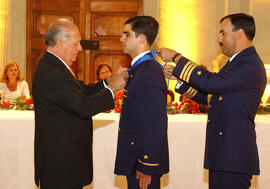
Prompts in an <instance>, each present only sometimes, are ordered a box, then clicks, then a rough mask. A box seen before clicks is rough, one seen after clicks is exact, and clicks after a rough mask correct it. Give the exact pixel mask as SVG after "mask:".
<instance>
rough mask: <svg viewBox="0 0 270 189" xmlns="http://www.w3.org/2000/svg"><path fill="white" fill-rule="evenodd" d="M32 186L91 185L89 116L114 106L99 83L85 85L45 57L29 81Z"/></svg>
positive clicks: (90, 124) (61, 65) (106, 90)
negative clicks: (32, 119) (32, 128)
mask: <svg viewBox="0 0 270 189" xmlns="http://www.w3.org/2000/svg"><path fill="white" fill-rule="evenodd" d="M33 100H34V106H35V182H36V184H37V185H38V183H39V179H43V182H44V183H47V185H48V188H54V187H55V188H58V187H59V188H60V186H62V187H64V188H65V187H66V188H67V187H70V186H83V185H87V184H89V183H90V182H91V181H92V176H93V175H92V119H91V116H93V115H95V114H97V113H99V112H103V111H106V110H109V109H112V108H113V107H114V101H113V97H112V94H111V92H110V90H109V89H106V88H104V86H103V83H102V81H101V82H99V83H95V84H89V85H85V84H83V82H82V81H79V80H76V79H75V78H74V77H73V75H72V74H71V73H70V71H69V70H68V69H67V68H66V66H65V65H64V64H63V63H62V62H61V61H60V60H59V59H58V58H57V57H56V56H54V55H53V54H51V53H49V52H46V53H45V54H44V56H43V58H42V59H41V60H40V62H39V64H38V67H37V69H36V72H35V75H34V79H33Z"/></svg>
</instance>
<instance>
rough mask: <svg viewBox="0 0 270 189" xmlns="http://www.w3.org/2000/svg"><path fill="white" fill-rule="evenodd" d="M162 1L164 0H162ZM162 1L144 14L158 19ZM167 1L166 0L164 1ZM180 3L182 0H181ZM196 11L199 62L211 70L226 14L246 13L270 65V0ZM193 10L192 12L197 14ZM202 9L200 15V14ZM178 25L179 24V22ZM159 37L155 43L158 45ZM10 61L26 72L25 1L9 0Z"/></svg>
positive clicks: (214, 2)
mask: <svg viewBox="0 0 270 189" xmlns="http://www.w3.org/2000/svg"><path fill="white" fill-rule="evenodd" d="M160 1H161V0H160ZM160 1H159V0H144V14H145V15H151V16H153V17H155V18H156V19H157V20H159V15H160V13H159V11H160V9H159V5H160ZM165 1H166V0H165ZM179 1H181V0H179ZM195 5H196V7H194V10H196V11H197V15H198V18H200V25H199V26H198V31H197V33H198V35H199V40H198V43H199V45H200V47H201V48H199V50H198V51H199V52H198V61H199V63H203V64H206V65H208V67H210V68H211V67H212V63H213V60H214V59H215V58H216V57H217V55H218V54H219V48H218V45H217V43H216V38H217V34H218V25H219V23H218V22H219V19H220V18H221V17H222V16H224V15H225V14H230V13H235V12H245V13H249V14H252V15H253V16H254V18H255V21H256V25H257V33H256V36H255V39H254V45H255V47H256V48H257V51H258V53H259V54H260V55H261V58H262V60H263V61H264V63H267V64H270V45H269V44H270V37H269V34H270V19H268V14H269V10H270V1H269V0H200V1H197V2H196V4H195ZM194 10H190V11H194ZM199 10H201V12H199ZM176 24H178V23H177V22H176ZM159 37H160V36H158V38H157V40H156V44H154V48H156V47H157V46H158V44H157V43H158V42H159ZM8 39H9V43H8V56H7V59H8V60H15V61H18V63H19V64H20V65H21V69H22V73H23V75H25V69H26V0H9V32H8Z"/></svg>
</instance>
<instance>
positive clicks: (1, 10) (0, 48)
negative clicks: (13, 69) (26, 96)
mask: <svg viewBox="0 0 270 189" xmlns="http://www.w3.org/2000/svg"><path fill="white" fill-rule="evenodd" d="M7 37H8V0H0V71H1V74H2V70H3V68H4V65H5V63H6V58H7V41H8V40H7Z"/></svg>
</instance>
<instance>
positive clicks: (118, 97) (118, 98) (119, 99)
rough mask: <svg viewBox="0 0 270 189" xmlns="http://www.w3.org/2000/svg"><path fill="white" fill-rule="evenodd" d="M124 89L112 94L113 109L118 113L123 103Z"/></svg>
mask: <svg viewBox="0 0 270 189" xmlns="http://www.w3.org/2000/svg"><path fill="white" fill-rule="evenodd" d="M123 97H124V91H123V90H121V91H118V92H116V93H115V94H114V111H115V112H116V113H120V112H121V109H122V104H123Z"/></svg>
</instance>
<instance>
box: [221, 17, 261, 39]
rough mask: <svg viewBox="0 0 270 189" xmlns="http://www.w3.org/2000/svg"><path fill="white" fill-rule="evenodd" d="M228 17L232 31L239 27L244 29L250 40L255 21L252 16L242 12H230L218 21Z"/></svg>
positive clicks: (252, 35)
mask: <svg viewBox="0 0 270 189" xmlns="http://www.w3.org/2000/svg"><path fill="white" fill-rule="evenodd" d="M227 18H228V19H230V20H231V23H232V26H233V31H237V30H239V29H242V30H244V32H245V34H246V36H247V38H248V39H249V40H250V41H252V40H253V38H254V36H255V31H256V27H255V21H254V18H253V16H251V15H247V14H244V13H236V14H230V15H227V16H225V17H223V18H221V19H220V23H221V22H223V21H224V20H225V19H227Z"/></svg>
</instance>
